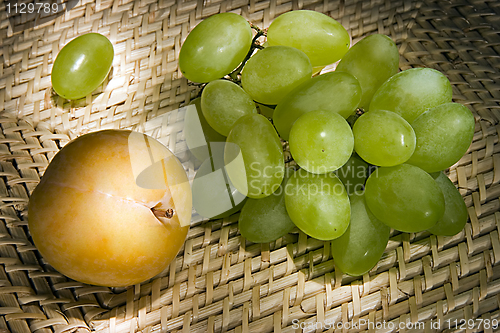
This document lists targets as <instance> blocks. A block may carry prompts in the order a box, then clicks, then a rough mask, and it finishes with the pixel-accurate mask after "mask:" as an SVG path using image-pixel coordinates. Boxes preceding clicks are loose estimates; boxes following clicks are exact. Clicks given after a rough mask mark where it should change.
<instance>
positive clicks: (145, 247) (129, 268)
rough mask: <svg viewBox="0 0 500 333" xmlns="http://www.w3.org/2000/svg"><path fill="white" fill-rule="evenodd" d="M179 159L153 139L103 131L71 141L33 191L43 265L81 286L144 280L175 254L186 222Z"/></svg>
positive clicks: (32, 215) (32, 220) (33, 227)
mask: <svg viewBox="0 0 500 333" xmlns="http://www.w3.org/2000/svg"><path fill="white" fill-rule="evenodd" d="M191 209H192V199H191V189H190V186H189V182H188V179H187V176H186V172H185V171H184V168H183V167H182V165H181V163H180V162H179V160H178V159H177V158H176V157H175V156H174V155H173V154H172V153H171V152H170V150H168V149H167V148H166V147H165V146H163V145H162V144H161V143H160V142H158V141H156V140H155V139H153V138H151V137H148V136H146V135H144V134H141V133H138V132H132V131H125V130H104V131H99V132H94V133H90V134H85V135H82V136H80V137H79V138H77V139H75V140H73V141H71V142H70V143H68V144H67V145H66V146H64V147H63V149H61V150H60V151H59V153H57V154H56V156H55V157H54V159H53V160H52V161H51V163H50V165H49V166H48V167H47V170H46V171H45V173H44V175H43V177H42V179H41V181H40V184H39V185H38V186H37V187H36V189H35V190H34V191H33V193H32V195H31V198H30V202H29V211H28V220H29V229H30V233H31V236H32V238H33V241H34V243H35V245H36V247H37V248H38V250H39V251H40V253H41V254H42V256H43V257H44V258H45V260H46V261H47V262H48V263H49V264H50V265H52V266H53V267H54V268H55V269H57V270H58V271H59V272H61V273H62V274H64V275H66V276H68V277H70V278H72V279H75V280H77V281H80V282H84V283H89V284H95V285H102V286H108V287H120V286H128V285H133V284H136V283H140V282H143V281H145V280H147V279H149V278H152V277H154V276H155V275H157V274H159V273H160V272H162V271H163V270H164V269H165V268H166V267H167V266H168V264H169V263H170V262H171V261H172V260H173V259H174V258H175V256H176V255H177V253H178V252H179V250H180V248H181V247H182V244H183V243H184V240H185V238H186V235H187V231H188V228H189V223H190V221H191Z"/></svg>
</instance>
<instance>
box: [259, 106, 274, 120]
mask: <svg viewBox="0 0 500 333" xmlns="http://www.w3.org/2000/svg"><path fill="white" fill-rule="evenodd" d="M259 111H260V114H261V115H263V116H264V117H266V118H269V119H272V118H273V113H274V109H273V108H271V107H269V106H267V105H263V104H259Z"/></svg>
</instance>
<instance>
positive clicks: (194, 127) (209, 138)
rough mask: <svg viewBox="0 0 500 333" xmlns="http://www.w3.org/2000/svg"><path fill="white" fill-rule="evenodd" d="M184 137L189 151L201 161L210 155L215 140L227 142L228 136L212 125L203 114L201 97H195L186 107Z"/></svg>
mask: <svg viewBox="0 0 500 333" xmlns="http://www.w3.org/2000/svg"><path fill="white" fill-rule="evenodd" d="M184 137H185V139H186V144H187V146H188V148H189V151H190V152H191V153H192V154H193V155H194V156H195V157H196V158H197V159H198V160H200V161H205V160H206V159H207V158H209V157H210V149H209V148H210V145H211V144H212V143H213V142H226V137H225V136H224V135H221V134H219V133H218V132H217V131H216V130H214V129H213V128H212V127H210V125H209V124H208V122H207V120H206V119H205V117H204V116H203V112H201V98H200V97H198V98H195V99H193V100H192V101H191V102H189V104H188V105H187V107H186V113H185V116H184Z"/></svg>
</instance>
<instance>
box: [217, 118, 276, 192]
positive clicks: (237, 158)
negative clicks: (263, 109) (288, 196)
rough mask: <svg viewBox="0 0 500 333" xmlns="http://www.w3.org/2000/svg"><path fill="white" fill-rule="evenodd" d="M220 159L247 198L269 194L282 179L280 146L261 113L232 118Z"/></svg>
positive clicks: (274, 132)
mask: <svg viewBox="0 0 500 333" xmlns="http://www.w3.org/2000/svg"><path fill="white" fill-rule="evenodd" d="M224 160H225V163H226V170H227V174H228V175H229V178H230V179H231V181H232V182H233V184H234V186H235V187H236V188H237V189H238V191H240V193H243V194H245V195H246V196H248V197H249V198H253V199H259V198H263V197H267V196H268V195H271V194H272V193H273V192H274V191H276V189H277V188H278V187H279V186H280V184H281V182H282V180H283V174H284V168H285V163H284V159H283V146H282V145H281V142H280V139H279V137H278V134H277V133H276V131H275V130H274V127H273V125H271V123H270V122H269V121H268V120H267V119H266V117H264V116H263V115H260V114H250V115H246V116H243V117H241V118H240V119H238V121H236V123H235V124H234V126H233V128H232V129H231V131H230V132H229V135H228V136H227V139H226V146H225V150H224Z"/></svg>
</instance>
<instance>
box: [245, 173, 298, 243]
mask: <svg viewBox="0 0 500 333" xmlns="http://www.w3.org/2000/svg"><path fill="white" fill-rule="evenodd" d="M292 172H293V170H291V169H287V172H285V177H284V178H283V181H282V182H281V185H280V187H279V188H278V189H277V190H276V191H275V192H274V193H273V194H271V195H269V196H267V197H265V198H262V199H248V200H247V202H246V203H245V205H244V206H243V209H242V210H241V213H240V217H239V219H238V228H239V230H240V233H241V235H242V236H243V237H245V238H246V239H248V240H249V241H251V242H254V243H269V242H273V241H275V240H277V239H278V238H280V237H283V236H284V235H286V234H287V233H289V232H290V231H292V230H293V229H294V228H295V224H293V222H292V220H291V219H290V216H288V213H287V211H286V207H285V184H286V182H287V180H288V176H289V175H290V174H291V173H292Z"/></svg>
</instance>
